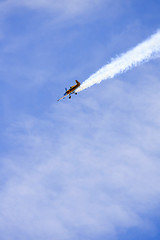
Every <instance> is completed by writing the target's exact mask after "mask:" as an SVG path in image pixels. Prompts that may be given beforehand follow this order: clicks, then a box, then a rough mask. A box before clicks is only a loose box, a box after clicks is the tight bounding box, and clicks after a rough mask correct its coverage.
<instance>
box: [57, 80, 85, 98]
mask: <svg viewBox="0 0 160 240" xmlns="http://www.w3.org/2000/svg"><path fill="white" fill-rule="evenodd" d="M75 81H76V85H73V86H72V87H70V88H69V89H68V90H67V88H65V90H66V92H65V93H64V96H63V97H61V98H60V99H58V100H57V101H59V100H61V99H63V98H65V97H67V96H68V95H69V99H71V94H73V93H75V94H76V95H77V93H76V92H75V90H76V89H77V88H78V87H79V86H80V85H81V84H80V82H78V81H77V80H75Z"/></svg>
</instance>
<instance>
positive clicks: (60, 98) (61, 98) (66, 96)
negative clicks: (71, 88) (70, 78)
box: [57, 94, 68, 101]
mask: <svg viewBox="0 0 160 240" xmlns="http://www.w3.org/2000/svg"><path fill="white" fill-rule="evenodd" d="M67 96H68V94H66V95H65V96H63V97H61V98H60V99H58V100H57V101H60V100H61V99H63V98H65V97H67Z"/></svg>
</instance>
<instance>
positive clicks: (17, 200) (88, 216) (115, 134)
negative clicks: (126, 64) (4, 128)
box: [0, 65, 160, 240]
mask: <svg viewBox="0 0 160 240" xmlns="http://www.w3.org/2000/svg"><path fill="white" fill-rule="evenodd" d="M148 66H151V65H148ZM146 68H147V67H146ZM151 69H152V71H153V72H154V68H151ZM151 69H150V70H151ZM146 71H147V70H146ZM137 75H138V73H137ZM143 77H144V78H145V79H146V80H144V81H143V80H140V79H139V82H135V83H131V82H125V81H124V82H122V81H118V80H112V81H110V82H109V83H108V85H107V86H106V87H103V90H102V92H101V95H100V94H99V91H97V93H96V94H93V95H94V97H92V96H93V95H92V94H91V95H90V97H89V95H88V96H84V97H83V98H81V97H82V95H81V96H77V99H76V104H75V100H74V99H73V101H72V102H70V104H69V103H68V102H67V100H66V101H64V102H61V103H60V104H55V105H53V108H52V110H51V111H50V112H48V113H47V114H46V115H45V116H44V117H43V118H41V119H38V118H36V117H33V116H21V117H20V116H19V117H18V118H19V120H18V121H16V122H14V124H12V126H11V127H10V129H8V137H9V139H10V142H11V145H12V152H11V153H10V154H7V155H6V156H5V159H2V160H1V162H2V163H3V170H4V176H5V177H6V178H5V180H4V182H3V185H2V186H1V193H0V201H1V205H0V212H1V215H0V219H1V220H0V229H1V238H2V239H3V237H4V235H5V236H8V238H9V237H11V236H17V237H20V234H22V236H23V238H24V239H25V236H26V237H28V238H30V239H35V237H38V238H39V239H44V238H45V239H58V240H64V239H68V238H69V239H81V236H82V237H83V238H87V237H88V238H89V239H94V238H95V237H99V236H101V235H105V236H106V237H108V236H110V239H113V238H114V236H116V235H117V234H119V229H123V230H124V229H128V228H131V227H137V228H145V227H146V226H147V227H149V225H152V223H151V222H149V217H150V216H149V212H150V211H152V212H154V209H156V208H158V205H159V201H160V188H159V185H158V184H157V183H158V182H159V181H160V176H159V167H160V166H159V160H158V159H159V158H158V156H159V144H160V142H159V121H158V119H159V118H160V116H159V110H158V109H159V104H158V102H159V101H158V99H159V90H160V84H159V82H158V79H157V77H156V76H153V75H152V76H150V77H149V76H148V74H146V76H144V75H143ZM92 91H94V88H93V89H91V90H90V93H91V92H92ZM78 99H80V100H78ZM9 139H8V140H9ZM1 176H2V177H3V175H1ZM142 216H143V217H142ZM82 233H83V234H82ZM3 234H4V235H3ZM6 234H7V235H6ZM81 234H82V235H81ZM23 238H22V239H23ZM4 239H5V238H4Z"/></svg>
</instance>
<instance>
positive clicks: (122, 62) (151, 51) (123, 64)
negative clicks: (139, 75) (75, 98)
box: [76, 31, 160, 92]
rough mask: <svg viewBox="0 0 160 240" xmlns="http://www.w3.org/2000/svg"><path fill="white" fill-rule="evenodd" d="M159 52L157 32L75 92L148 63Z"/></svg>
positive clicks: (99, 71) (101, 70)
mask: <svg viewBox="0 0 160 240" xmlns="http://www.w3.org/2000/svg"><path fill="white" fill-rule="evenodd" d="M158 52H160V31H157V33H155V34H154V35H152V36H151V37H150V38H149V39H147V40H146V41H144V42H142V43H140V44H138V45H137V46H136V47H135V48H133V49H131V50H129V51H128V52H127V53H124V54H122V55H121V56H119V57H117V58H115V59H113V60H112V61H111V63H109V64H107V65H105V66H103V67H102V68H101V69H100V70H98V71H97V72H96V73H94V74H92V75H91V76H90V77H89V78H88V79H86V80H85V81H84V82H83V83H82V84H81V86H80V87H79V88H78V89H77V90H76V92H80V91H82V90H84V89H86V88H88V87H91V86H92V85H94V84H98V83H100V82H101V81H102V80H105V79H108V78H113V77H114V76H115V75H116V74H118V73H123V72H125V71H127V70H129V69H130V68H132V67H136V66H137V65H138V64H140V63H143V62H146V61H149V59H151V58H152V57H153V56H155V55H156V54H157V53H158Z"/></svg>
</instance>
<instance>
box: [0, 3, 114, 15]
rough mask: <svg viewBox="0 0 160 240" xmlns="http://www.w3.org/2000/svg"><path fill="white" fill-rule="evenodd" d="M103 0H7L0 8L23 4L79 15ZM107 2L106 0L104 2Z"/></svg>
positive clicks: (33, 7)
mask: <svg viewBox="0 0 160 240" xmlns="http://www.w3.org/2000/svg"><path fill="white" fill-rule="evenodd" d="M102 2H103V0H93V1H91V0H86V1H85V0H81V1H80V0H72V1H68V0H60V1H52V0H47V1H44V0H28V1H27V0H22V1H20V0H13V1H11V0H7V1H4V2H2V3H0V7H1V9H7V8H13V7H20V6H25V7H29V8H32V9H40V8H43V9H47V10H49V11H56V12H59V13H63V14H65V15H71V16H72V15H73V16H75V15H79V14H81V13H84V12H86V11H89V10H92V9H94V8H96V7H97V6H99V5H100V4H101V3H102ZM107 2H109V0H108V1H106V3H107Z"/></svg>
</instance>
